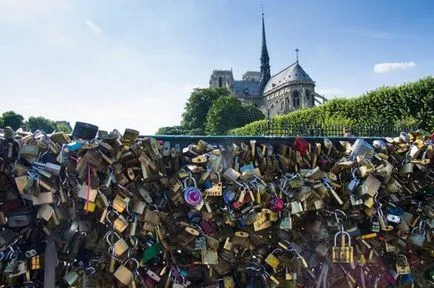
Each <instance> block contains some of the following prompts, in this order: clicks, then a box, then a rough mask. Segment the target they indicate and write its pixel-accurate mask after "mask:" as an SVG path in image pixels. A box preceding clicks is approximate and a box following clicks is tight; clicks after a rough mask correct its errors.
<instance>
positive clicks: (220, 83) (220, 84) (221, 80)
mask: <svg viewBox="0 0 434 288" xmlns="http://www.w3.org/2000/svg"><path fill="white" fill-rule="evenodd" d="M219 87H223V79H222V77H221V76H220V77H219Z"/></svg>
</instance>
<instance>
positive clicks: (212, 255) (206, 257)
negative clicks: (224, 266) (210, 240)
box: [201, 249, 218, 265]
mask: <svg viewBox="0 0 434 288" xmlns="http://www.w3.org/2000/svg"><path fill="white" fill-rule="evenodd" d="M201 256H202V264H204V265H217V264H218V253H217V251H213V250H208V249H205V250H202V251H201Z"/></svg>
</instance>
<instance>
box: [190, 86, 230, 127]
mask: <svg viewBox="0 0 434 288" xmlns="http://www.w3.org/2000/svg"><path fill="white" fill-rule="evenodd" d="M228 95H230V92H229V90H227V89H226V88H205V89H198V88H197V89H194V91H193V92H192V93H191V95H190V97H189V98H188V100H187V103H186V104H185V108H184V110H185V111H184V113H183V114H182V121H181V125H182V126H183V127H184V128H185V129H186V130H193V129H202V131H204V130H205V123H206V119H207V115H208V111H209V109H210V108H211V106H212V105H213V103H214V102H215V101H216V100H217V99H219V98H220V97H222V96H228Z"/></svg>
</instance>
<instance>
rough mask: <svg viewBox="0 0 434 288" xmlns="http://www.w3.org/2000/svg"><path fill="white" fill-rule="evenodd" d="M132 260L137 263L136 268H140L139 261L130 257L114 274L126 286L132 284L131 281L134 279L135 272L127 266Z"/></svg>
mask: <svg viewBox="0 0 434 288" xmlns="http://www.w3.org/2000/svg"><path fill="white" fill-rule="evenodd" d="M130 261H132V262H133V263H134V264H135V265H136V267H135V269H138V268H139V262H138V261H137V260H136V259H135V258H129V259H127V260H126V261H125V262H124V263H122V264H121V265H120V266H119V267H118V269H116V271H115V273H114V274H113V276H115V278H116V279H117V280H118V281H119V282H121V283H122V284H124V285H126V286H128V285H130V283H131V282H132V281H133V278H134V277H133V272H131V270H130V269H128V268H127V264H128V262H130Z"/></svg>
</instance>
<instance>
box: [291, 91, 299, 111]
mask: <svg viewBox="0 0 434 288" xmlns="http://www.w3.org/2000/svg"><path fill="white" fill-rule="evenodd" d="M292 106H293V107H294V108H295V109H297V108H298V107H300V93H299V92H298V90H295V91H294V92H292Z"/></svg>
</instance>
